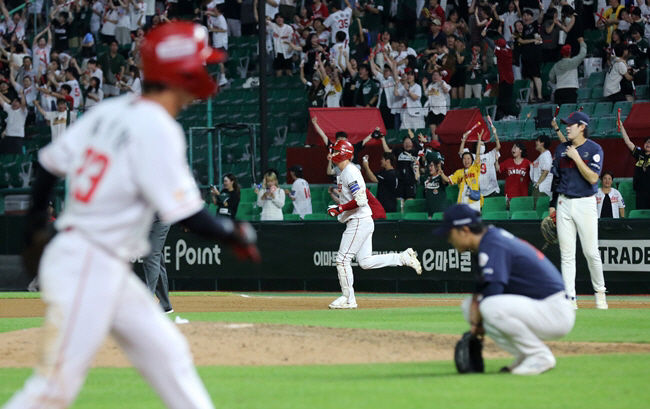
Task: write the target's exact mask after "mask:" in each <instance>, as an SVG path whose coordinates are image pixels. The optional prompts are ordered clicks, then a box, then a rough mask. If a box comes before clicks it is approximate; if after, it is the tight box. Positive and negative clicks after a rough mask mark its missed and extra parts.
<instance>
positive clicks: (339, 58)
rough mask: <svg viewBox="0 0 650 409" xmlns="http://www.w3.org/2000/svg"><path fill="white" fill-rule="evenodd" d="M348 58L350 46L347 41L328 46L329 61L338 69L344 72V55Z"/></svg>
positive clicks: (346, 66)
mask: <svg viewBox="0 0 650 409" xmlns="http://www.w3.org/2000/svg"><path fill="white" fill-rule="evenodd" d="M346 56H347V57H348V59H349V58H350V47H349V46H348V41H347V40H346V41H344V42H342V43H336V44H334V45H333V46H332V47H331V48H330V62H331V63H332V64H333V65H334V66H335V67H337V68H338V69H339V71H341V72H344V71H345V70H346V69H347V68H348V65H347V63H346V62H345V61H346V60H345V57H346Z"/></svg>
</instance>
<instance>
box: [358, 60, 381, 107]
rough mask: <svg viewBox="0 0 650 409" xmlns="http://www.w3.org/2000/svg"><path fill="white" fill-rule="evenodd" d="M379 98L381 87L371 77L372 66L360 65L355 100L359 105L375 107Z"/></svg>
mask: <svg viewBox="0 0 650 409" xmlns="http://www.w3.org/2000/svg"><path fill="white" fill-rule="evenodd" d="M377 99H379V87H378V86H377V83H376V82H375V81H373V80H372V78H370V67H369V66H368V65H367V64H363V65H362V66H361V67H359V77H358V79H357V80H356V83H355V85H354V102H355V105H356V106H358V107H374V106H376V105H377Z"/></svg>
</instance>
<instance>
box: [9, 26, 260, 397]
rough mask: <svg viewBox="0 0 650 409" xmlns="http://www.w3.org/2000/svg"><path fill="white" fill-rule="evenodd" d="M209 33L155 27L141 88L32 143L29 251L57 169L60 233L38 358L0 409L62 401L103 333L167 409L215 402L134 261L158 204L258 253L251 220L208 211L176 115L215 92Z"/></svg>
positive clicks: (72, 392)
mask: <svg viewBox="0 0 650 409" xmlns="http://www.w3.org/2000/svg"><path fill="white" fill-rule="evenodd" d="M207 40H208V33H207V30H206V29H205V28H203V27H201V26H199V25H195V24H193V23H190V22H170V23H167V24H163V25H160V26H158V27H157V28H154V29H152V30H151V31H150V32H149V33H148V34H147V36H146V37H145V39H144V41H143V42H142V44H141V47H140V51H141V56H142V64H143V67H142V68H143V71H144V74H145V92H144V94H143V96H142V97H138V96H134V95H133V94H130V95H126V96H123V97H119V98H114V99H112V100H110V101H106V102H104V103H102V104H100V105H98V106H97V107H95V108H94V109H93V110H92V111H91V112H89V113H88V114H86V115H84V116H83V117H82V118H81V119H80V120H78V121H77V122H75V124H74V125H73V126H71V127H70V128H69V129H68V131H67V133H66V135H64V136H63V137H61V138H60V139H59V140H57V141H56V142H53V143H52V144H50V145H48V146H46V147H45V148H44V149H43V150H41V151H40V153H39V162H40V167H39V170H38V176H37V179H36V182H35V186H34V190H33V191H34V193H33V205H32V209H31V211H30V214H29V218H28V225H27V232H28V235H27V237H28V238H30V239H29V240H28V242H27V249H28V250H29V248H30V246H31V245H33V244H34V243H35V242H36V241H37V239H38V238H40V237H42V232H43V231H44V230H45V228H46V224H45V222H44V220H46V218H45V217H44V216H43V215H44V214H45V213H44V210H45V208H46V205H47V200H48V196H49V194H50V192H51V190H52V188H53V187H54V185H55V184H56V182H57V178H58V177H65V178H66V179H67V183H68V185H69V190H68V197H67V199H66V200H67V202H66V207H65V211H64V212H63V214H62V215H61V217H60V218H59V219H57V221H56V228H57V230H58V231H59V233H58V234H57V235H56V236H55V237H54V238H53V239H52V240H51V241H50V242H49V244H47V245H46V247H45V251H44V253H43V255H42V262H41V263H40V268H39V278H40V281H41V291H42V298H43V300H44V301H45V303H46V305H47V309H46V313H45V324H44V331H43V335H44V337H45V339H44V342H43V350H42V354H41V358H40V361H39V363H38V365H37V367H36V369H35V371H34V374H33V375H32V376H31V377H30V378H29V379H28V380H27V381H26V383H25V385H24V387H23V389H22V390H20V391H19V392H17V393H16V394H15V395H14V396H13V397H12V398H11V399H10V400H9V402H7V403H6V405H5V406H4V409H26V408H41V409H43V408H47V409H61V408H67V407H68V406H70V405H71V404H72V402H73V401H74V399H75V397H76V396H77V394H78V393H79V390H80V389H81V386H82V385H83V382H84V379H85V377H86V373H87V371H88V368H89V367H90V365H91V364H92V362H93V359H94V356H95V354H96V353H97V351H98V349H99V347H100V346H101V345H102V343H103V341H104V339H105V338H106V336H107V335H109V334H110V335H112V336H113V337H114V338H115V339H116V341H117V342H118V344H119V345H120V346H121V347H122V349H123V350H124V351H125V353H126V355H127V356H128V357H129V358H130V360H131V362H132V363H133V365H134V366H135V367H136V368H137V369H138V371H139V372H140V373H141V374H142V376H143V377H144V378H145V379H146V380H147V381H148V382H149V383H150V384H151V386H152V387H153V388H154V390H155V391H156V392H157V393H158V394H159V396H160V397H161V399H162V401H163V402H164V404H165V405H166V407H168V408H171V409H213V408H214V405H213V404H212V401H211V399H210V396H209V395H208V393H207V391H206V389H205V387H204V386H203V383H202V382H201V379H200V378H199V376H198V374H197V372H196V369H195V367H194V364H193V362H192V355H191V353H190V349H189V347H188V343H187V341H186V340H185V338H184V337H183V336H182V334H181V333H180V331H179V330H178V329H177V328H176V326H175V325H174V324H173V323H172V322H171V321H170V320H169V319H168V318H167V316H166V315H164V314H163V313H162V312H161V311H160V308H159V307H158V305H157V304H156V302H155V301H154V298H153V296H152V295H151V294H150V293H149V291H148V290H147V287H146V286H145V285H144V283H143V282H142V281H141V280H140V279H139V278H138V277H137V276H136V275H135V274H134V273H133V272H132V267H131V264H130V260H131V259H132V258H133V257H138V256H141V255H143V254H146V253H147V250H148V247H149V244H148V240H147V236H148V233H149V230H150V229H151V224H152V221H153V218H154V212H158V214H159V215H160V218H161V220H162V221H163V222H165V223H175V222H180V223H182V224H183V225H184V226H185V227H187V228H189V229H190V230H191V231H193V232H194V233H196V234H199V235H201V236H202V237H205V238H208V237H209V238H213V239H221V240H226V241H227V242H228V243H230V244H232V245H233V246H234V248H235V249H236V250H237V253H238V255H240V256H242V257H245V256H248V257H251V258H258V257H259V254H258V253H257V249H256V248H255V246H254V241H255V236H254V231H252V230H251V228H250V226H249V225H247V224H245V223H242V224H235V223H234V222H232V221H231V220H230V219H226V218H218V219H217V218H214V217H213V216H211V215H210V214H209V213H208V212H207V210H205V209H204V202H203V200H202V199H201V195H200V192H199V190H198V188H197V187H196V185H195V183H194V180H193V178H192V175H191V173H190V172H189V167H188V164H187V160H186V144H185V137H184V135H183V131H182V129H181V127H180V126H179V125H178V123H176V122H175V121H174V117H175V116H176V115H177V114H178V113H179V112H180V110H181V109H182V108H183V107H184V106H185V105H187V104H188V103H190V102H191V101H193V100H194V99H196V98H200V99H205V98H208V97H210V96H211V95H213V94H214V93H215V92H216V90H217V84H216V83H215V82H214V80H213V79H212V77H211V76H210V74H209V72H208V71H207V69H206V64H216V63H219V62H222V61H223V60H224V59H225V55H224V54H222V53H221V52H219V51H217V50H214V49H212V48H210V47H209V46H208V42H207ZM181 73H182V75H181ZM30 261H31V262H33V261H34V260H29V259H27V258H26V260H25V262H26V263H27V262H30ZM38 261H39V260H36V263H35V264H36V265H37V264H38Z"/></svg>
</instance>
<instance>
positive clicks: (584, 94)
mask: <svg viewBox="0 0 650 409" xmlns="http://www.w3.org/2000/svg"><path fill="white" fill-rule="evenodd" d="M589 99H591V88H578V101H589Z"/></svg>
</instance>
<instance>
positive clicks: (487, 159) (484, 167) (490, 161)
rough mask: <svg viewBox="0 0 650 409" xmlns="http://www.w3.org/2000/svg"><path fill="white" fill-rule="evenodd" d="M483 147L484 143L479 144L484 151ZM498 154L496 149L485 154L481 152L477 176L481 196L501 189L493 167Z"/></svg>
mask: <svg viewBox="0 0 650 409" xmlns="http://www.w3.org/2000/svg"><path fill="white" fill-rule="evenodd" d="M484 149H485V145H481V150H482V151H484ZM499 156H501V155H500V154H499V151H497V150H496V149H492V150H491V151H490V152H488V153H486V154H483V152H481V176H480V177H479V185H480V186H481V194H482V195H483V196H487V195H491V194H492V193H494V192H496V193H499V192H500V191H501V190H500V189H499V183H498V182H497V172H496V169H495V168H494V164H495V163H496V161H497V159H499Z"/></svg>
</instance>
